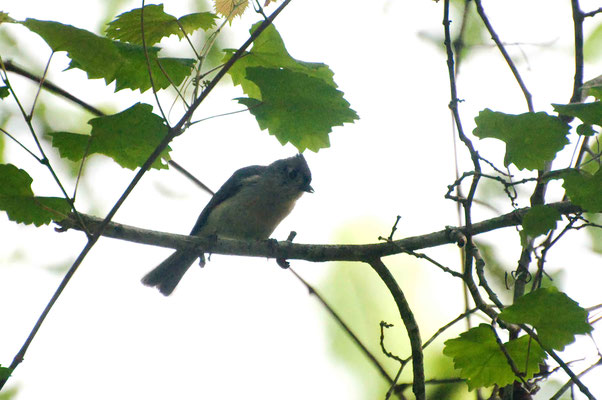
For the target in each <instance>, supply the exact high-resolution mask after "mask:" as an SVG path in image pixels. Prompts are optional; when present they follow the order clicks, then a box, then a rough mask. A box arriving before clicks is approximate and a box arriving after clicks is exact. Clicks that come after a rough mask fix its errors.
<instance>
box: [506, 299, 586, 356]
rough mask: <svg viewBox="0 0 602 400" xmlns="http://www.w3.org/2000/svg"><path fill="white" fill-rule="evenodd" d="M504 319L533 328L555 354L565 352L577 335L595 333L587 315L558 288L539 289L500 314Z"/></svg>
mask: <svg viewBox="0 0 602 400" xmlns="http://www.w3.org/2000/svg"><path fill="white" fill-rule="evenodd" d="M551 310H553V312H551ZM500 318H501V319H502V320H504V321H506V322H510V323H513V324H529V325H531V326H532V327H534V328H535V329H536V330H537V335H538V336H539V339H540V340H541V342H542V343H543V345H544V346H545V347H548V348H551V349H555V350H563V349H564V347H565V346H566V345H567V344H569V343H572V342H573V341H574V340H575V335H577V334H584V333H589V332H591V331H592V327H591V325H590V324H589V323H588V322H587V311H586V310H584V309H583V308H581V307H580V306H579V304H577V302H575V301H573V300H572V299H571V298H570V297H569V296H567V295H566V294H564V293H562V292H559V291H558V289H556V288H555V287H547V288H541V289H537V290H535V291H533V292H531V293H529V294H526V295H524V296H522V297H520V298H519V299H518V300H516V302H515V303H514V304H513V305H511V306H510V307H507V308H505V309H504V310H503V311H502V312H501V313H500Z"/></svg>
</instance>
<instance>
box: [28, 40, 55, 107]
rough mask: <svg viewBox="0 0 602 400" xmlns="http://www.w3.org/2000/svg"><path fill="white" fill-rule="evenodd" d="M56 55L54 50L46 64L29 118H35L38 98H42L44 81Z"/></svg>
mask: <svg viewBox="0 0 602 400" xmlns="http://www.w3.org/2000/svg"><path fill="white" fill-rule="evenodd" d="M53 55H54V50H53V51H52V53H50V56H49V57H48V61H47V62H46V67H44V72H42V79H40V82H39V84H38V90H37V91H36V95H35V97H34V98H33V102H32V103H31V111H30V112H29V118H33V112H34V110H35V109H36V104H37V102H38V98H39V97H40V92H41V91H42V87H43V86H44V81H45V80H46V75H47V74H48V68H50V61H52V56H53Z"/></svg>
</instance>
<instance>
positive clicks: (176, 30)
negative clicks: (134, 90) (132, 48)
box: [106, 4, 217, 46]
mask: <svg viewBox="0 0 602 400" xmlns="http://www.w3.org/2000/svg"><path fill="white" fill-rule="evenodd" d="M141 16H142V8H135V9H133V10H130V11H128V12H125V13H123V14H120V15H118V16H117V17H116V18H115V19H114V20H113V21H111V22H109V24H108V26H107V30H106V35H107V37H109V38H111V39H117V40H121V41H124V42H128V43H133V44H142V29H141V22H140V19H141ZM143 16H144V38H145V42H146V45H147V46H152V45H153V44H155V43H159V42H160V41H161V39H163V38H164V37H168V36H171V35H178V37H179V38H180V39H181V38H183V37H184V36H185V34H184V32H186V33H187V34H190V33H192V32H194V31H196V30H197V29H203V30H207V29H210V28H212V27H213V26H215V19H216V18H217V15H215V14H213V13H210V12H203V13H194V14H188V15H185V16H183V17H182V18H179V19H178V18H176V17H174V16H173V15H170V14H167V13H165V12H164V11H163V4H149V5H147V6H145V7H144V15H143ZM180 25H181V26H182V28H183V29H184V31H182V29H180Z"/></svg>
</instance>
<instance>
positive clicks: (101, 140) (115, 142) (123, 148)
mask: <svg viewBox="0 0 602 400" xmlns="http://www.w3.org/2000/svg"><path fill="white" fill-rule="evenodd" d="M88 123H89V124H90V125H92V132H91V134H90V135H81V134H77V133H71V132H51V133H49V135H50V136H51V137H52V145H53V146H54V147H56V148H57V149H58V150H59V153H60V155H61V157H65V158H68V159H70V160H72V161H80V160H81V159H82V158H83V157H84V155H86V150H87V154H94V153H100V154H104V155H106V156H109V157H111V158H112V159H113V160H115V162H117V163H118V164H119V165H121V166H122V167H124V168H129V169H135V168H137V167H140V166H142V164H144V162H145V161H146V160H147V158H148V157H149V156H150V155H151V153H152V152H153V151H154V150H155V148H156V147H157V146H158V145H159V143H160V142H161V141H162V140H163V138H165V135H166V134H167V127H166V126H165V123H164V122H163V119H162V118H161V117H159V116H158V115H156V114H153V113H152V106H151V105H149V104H141V103H137V104H135V105H133V106H132V107H130V108H128V109H127V110H125V111H122V112H120V113H118V114H114V115H108V116H105V117H99V118H93V119H91V120H90V121H89V122H88ZM170 151H171V148H169V147H167V149H165V150H164V151H163V153H162V154H161V158H163V159H166V160H168V159H169V152H170ZM152 167H153V168H158V169H161V168H167V165H165V164H164V163H162V162H161V159H160V158H159V159H157V160H156V161H155V162H154V163H153V165H152Z"/></svg>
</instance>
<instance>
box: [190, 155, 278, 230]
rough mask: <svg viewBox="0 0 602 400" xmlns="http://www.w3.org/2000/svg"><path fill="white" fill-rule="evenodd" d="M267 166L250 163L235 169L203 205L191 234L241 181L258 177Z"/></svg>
mask: <svg viewBox="0 0 602 400" xmlns="http://www.w3.org/2000/svg"><path fill="white" fill-rule="evenodd" d="M266 168H267V167H265V166H261V165H251V166H249V167H244V168H241V169H239V170H238V171H236V172H235V173H233V174H232V176H231V177H230V178H229V179H228V180H227V181H226V182H225V183H224V184H223V185H222V187H221V188H219V190H218V191H217V192H216V193H215V194H214V195H213V197H212V198H211V200H209V203H207V205H206V206H205V208H204V209H203V211H202V212H201V215H199V218H198V219H197V221H196V224H194V227H193V228H192V231H191V232H190V234H191V235H195V234H197V233H198V232H199V231H200V230H201V228H202V227H203V225H205V223H206V222H207V218H209V214H211V211H213V209H214V208H215V207H217V205H218V204H220V203H221V202H223V201H224V200H226V199H229V198H230V197H232V196H234V195H235V194H236V193H237V192H238V191H239V190H240V188H241V187H242V185H243V182H244V181H245V180H247V179H249V178H253V177H258V176H259V175H260V174H262V173H263V171H264V170H265V169H266Z"/></svg>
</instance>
